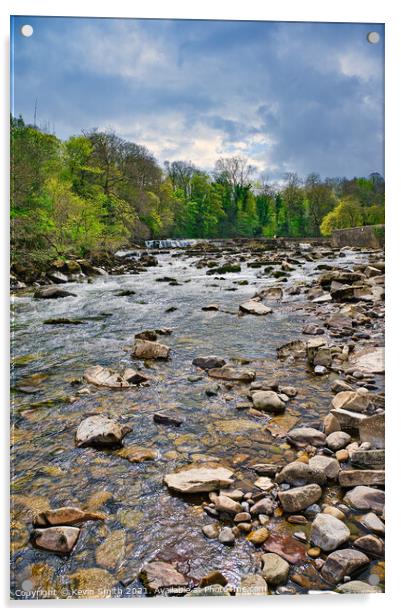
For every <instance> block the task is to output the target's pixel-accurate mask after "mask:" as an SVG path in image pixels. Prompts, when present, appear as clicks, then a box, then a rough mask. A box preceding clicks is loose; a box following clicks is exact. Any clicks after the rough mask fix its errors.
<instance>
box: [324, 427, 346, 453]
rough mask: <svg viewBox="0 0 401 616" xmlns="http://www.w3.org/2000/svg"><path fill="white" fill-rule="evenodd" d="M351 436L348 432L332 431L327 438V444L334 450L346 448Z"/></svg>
mask: <svg viewBox="0 0 401 616" xmlns="http://www.w3.org/2000/svg"><path fill="white" fill-rule="evenodd" d="M351 440H352V439H351V437H350V435H349V434H347V433H346V432H341V431H340V432H332V433H331V434H329V435H328V437H327V438H326V446H327V447H328V448H329V449H331V450H332V451H338V450H339V449H344V448H345V447H346V446H347V445H348V444H349V443H350V442H351Z"/></svg>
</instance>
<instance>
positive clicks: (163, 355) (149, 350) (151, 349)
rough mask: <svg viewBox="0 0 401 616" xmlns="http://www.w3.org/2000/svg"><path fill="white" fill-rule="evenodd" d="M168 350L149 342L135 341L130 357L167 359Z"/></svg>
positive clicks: (166, 347)
mask: <svg viewBox="0 0 401 616" xmlns="http://www.w3.org/2000/svg"><path fill="white" fill-rule="evenodd" d="M169 355H170V348H169V347H168V346H167V345H165V344H160V343H159V342H152V341H151V340H140V339H139V340H136V342H135V344H134V349H133V351H132V356H133V357H135V358H136V359H168V358H169Z"/></svg>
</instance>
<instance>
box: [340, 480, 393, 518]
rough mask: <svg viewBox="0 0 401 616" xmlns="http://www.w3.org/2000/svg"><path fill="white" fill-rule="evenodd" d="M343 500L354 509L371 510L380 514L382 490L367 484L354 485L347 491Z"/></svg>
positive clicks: (382, 503) (382, 506) (381, 511)
mask: <svg viewBox="0 0 401 616" xmlns="http://www.w3.org/2000/svg"><path fill="white" fill-rule="evenodd" d="M344 502H345V503H346V504H347V505H349V506H350V507H353V508H354V509H362V510H370V509H371V510H372V511H374V512H375V513H378V514H381V513H383V509H384V491H383V490H379V489H378V488H370V487H369V486H356V487H355V488H354V489H353V490H350V491H349V492H347V494H346V495H345V497H344Z"/></svg>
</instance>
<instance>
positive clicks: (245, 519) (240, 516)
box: [234, 511, 252, 523]
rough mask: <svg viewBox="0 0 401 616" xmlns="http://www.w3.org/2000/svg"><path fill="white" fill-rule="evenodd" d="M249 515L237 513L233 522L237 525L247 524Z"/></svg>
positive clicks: (244, 512)
mask: <svg viewBox="0 0 401 616" xmlns="http://www.w3.org/2000/svg"><path fill="white" fill-rule="evenodd" d="M251 519H252V518H251V514H250V513H247V512H246V511H242V513H237V515H236V516H235V518H234V522H236V523H238V522H249V521H250V520H251Z"/></svg>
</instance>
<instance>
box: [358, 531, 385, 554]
mask: <svg viewBox="0 0 401 616" xmlns="http://www.w3.org/2000/svg"><path fill="white" fill-rule="evenodd" d="M354 546H355V547H356V548H357V549H358V550H363V551H364V552H368V554H372V555H373V556H378V557H382V556H384V541H383V539H380V538H379V537H376V535H364V536H363V537H358V539H356V540H355V541H354Z"/></svg>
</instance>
